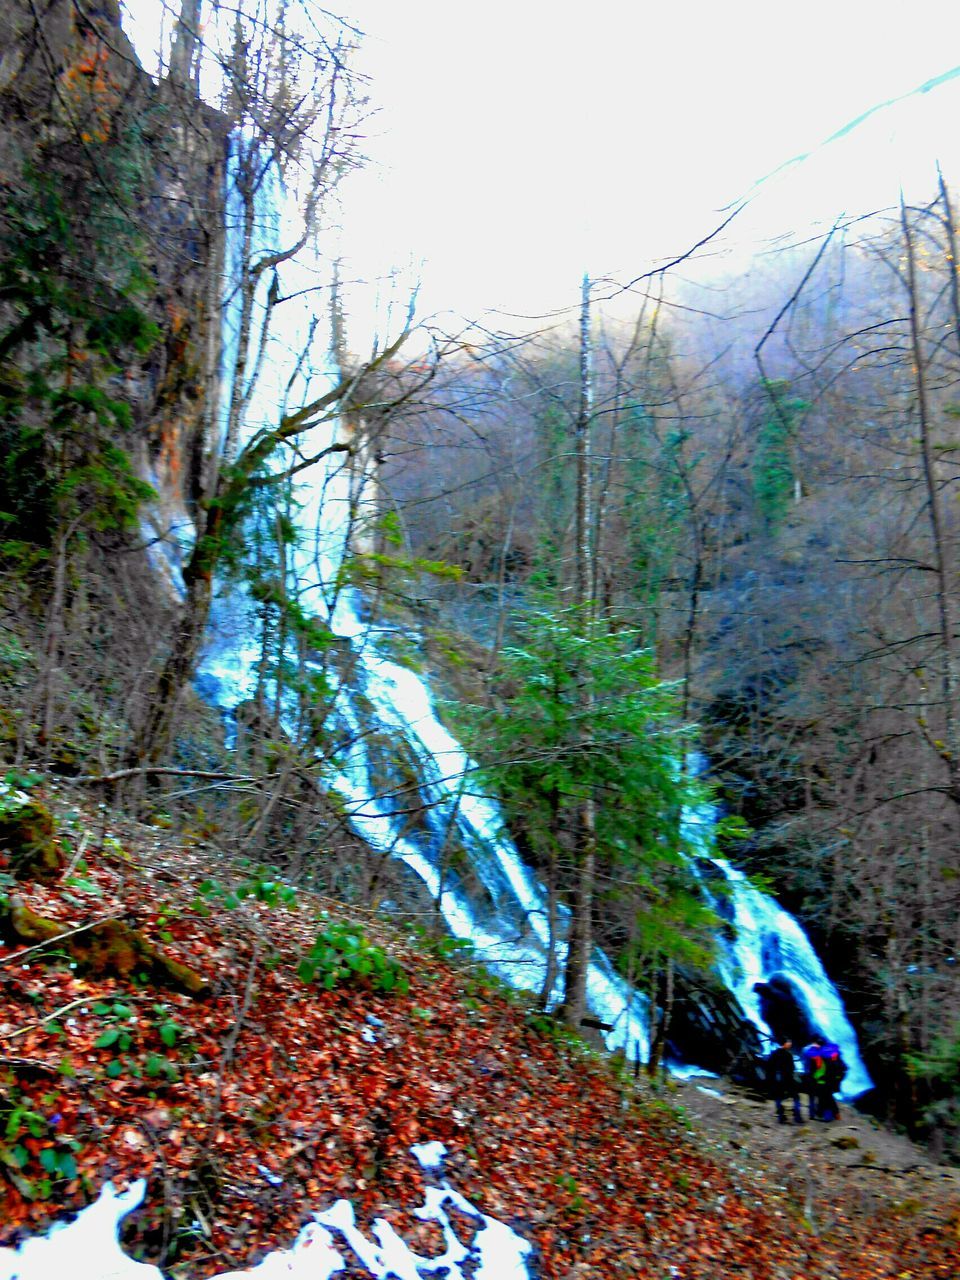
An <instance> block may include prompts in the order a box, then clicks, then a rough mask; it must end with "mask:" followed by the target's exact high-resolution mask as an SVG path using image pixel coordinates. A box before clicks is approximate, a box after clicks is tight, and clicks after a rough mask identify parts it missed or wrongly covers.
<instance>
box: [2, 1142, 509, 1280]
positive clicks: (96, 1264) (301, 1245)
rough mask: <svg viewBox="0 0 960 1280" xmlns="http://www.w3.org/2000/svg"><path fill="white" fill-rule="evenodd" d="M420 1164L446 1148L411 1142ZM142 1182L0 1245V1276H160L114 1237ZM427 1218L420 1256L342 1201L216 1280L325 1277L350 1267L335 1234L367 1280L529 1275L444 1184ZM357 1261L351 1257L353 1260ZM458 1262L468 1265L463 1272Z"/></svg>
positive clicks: (501, 1229)
mask: <svg viewBox="0 0 960 1280" xmlns="http://www.w3.org/2000/svg"><path fill="white" fill-rule="evenodd" d="M411 1151H412V1154H413V1155H414V1157H415V1158H416V1159H417V1161H418V1162H419V1163H420V1165H421V1166H422V1167H423V1168H424V1169H426V1170H436V1169H439V1168H440V1166H441V1164H442V1162H443V1159H444V1157H445V1156H446V1154H447V1149H446V1147H445V1146H444V1145H443V1143H442V1142H423V1143H418V1144H417V1145H416V1146H414V1147H413V1148H411ZM145 1191H146V1183H145V1182H144V1181H143V1179H140V1180H139V1181H138V1182H134V1183H132V1184H131V1185H130V1187H129V1188H128V1189H127V1190H126V1191H124V1192H121V1193H119V1194H118V1193H117V1192H116V1191H114V1189H113V1185H112V1183H109V1182H107V1183H105V1185H104V1187H103V1190H102V1191H101V1192H100V1198H99V1200H97V1201H96V1203H95V1204H92V1205H90V1206H89V1207H88V1208H86V1209H84V1210H83V1211H82V1212H81V1213H80V1214H78V1216H77V1217H76V1218H75V1219H74V1220H73V1222H70V1223H57V1224H56V1225H55V1226H54V1227H52V1228H51V1230H50V1231H49V1232H48V1234H47V1235H45V1236H42V1237H37V1238H34V1239H32V1240H27V1241H25V1242H24V1243H23V1244H22V1245H21V1246H20V1247H19V1249H0V1280H62V1277H64V1276H70V1278H71V1280H164V1278H163V1274H162V1272H160V1271H158V1270H157V1268H156V1267H152V1266H147V1265H145V1264H144V1263H142V1262H134V1261H133V1259H132V1258H128V1257H127V1256H126V1254H125V1253H123V1252H121V1249H120V1245H119V1243H118V1241H117V1233H118V1228H119V1225H120V1221H121V1219H122V1218H124V1217H125V1216H126V1215H127V1214H128V1213H130V1211H131V1210H132V1209H136V1208H137V1206H138V1205H140V1204H141V1203H142V1202H143V1197H144V1193H145ZM448 1208H452V1209H456V1210H457V1212H458V1213H460V1214H462V1215H464V1216H465V1217H468V1218H471V1219H472V1220H473V1221H474V1222H475V1223H476V1230H475V1232H474V1233H473V1240H472V1241H471V1243H470V1244H464V1242H463V1241H462V1240H461V1239H460V1238H459V1236H458V1235H457V1233H456V1232H455V1231H454V1229H453V1224H452V1222H451V1221H450V1216H449V1213H448V1211H447V1210H448ZM414 1213H415V1215H416V1216H417V1217H418V1218H420V1219H421V1220H422V1221H424V1222H435V1223H437V1225H438V1226H439V1228H440V1231H441V1233H442V1235H443V1245H444V1249H443V1253H442V1254H440V1255H439V1256H438V1257H434V1258H425V1257H423V1256H422V1255H421V1254H418V1253H414V1251H413V1250H412V1249H411V1248H410V1247H409V1245H407V1244H406V1243H405V1241H403V1240H402V1239H401V1237H400V1236H398V1235H397V1233H396V1231H394V1229H393V1227H392V1226H391V1225H390V1223H389V1222H387V1221H386V1220H385V1219H383V1218H377V1219H376V1220H375V1221H374V1224H373V1228H372V1235H373V1237H374V1238H373V1239H372V1240H371V1239H370V1238H369V1237H367V1236H366V1235H364V1234H363V1232H362V1231H361V1230H360V1228H359V1227H358V1226H357V1222H356V1217H355V1215H354V1211H353V1205H352V1204H351V1203H350V1201H349V1200H338V1201H337V1202H336V1203H335V1204H333V1205H331V1206H330V1208H329V1209H324V1210H323V1212H322V1213H315V1214H314V1215H313V1221H312V1222H309V1223H308V1224H307V1225H306V1226H305V1227H304V1228H303V1230H302V1231H301V1232H300V1234H299V1235H298V1236H297V1238H296V1240H295V1241H294V1242H293V1244H292V1245H291V1246H290V1248H289V1249H278V1250H277V1251H276V1252H274V1253H271V1254H268V1256H267V1257H266V1258H264V1259H263V1261H262V1262H259V1263H258V1264H257V1265H256V1266H255V1267H251V1268H249V1269H248V1270H246V1271H229V1272H224V1273H222V1274H221V1276H220V1277H219V1280H246V1278H247V1277H250V1278H251V1280H291V1278H293V1280H329V1278H330V1277H331V1276H333V1275H335V1274H336V1273H337V1272H338V1271H343V1270H344V1269H345V1267H346V1265H347V1258H345V1257H344V1255H343V1253H341V1252H340V1251H339V1250H338V1248H337V1245H336V1237H338V1236H339V1237H340V1238H341V1239H342V1241H343V1245H344V1246H346V1248H347V1250H348V1251H350V1253H352V1255H353V1256H354V1257H355V1258H356V1259H357V1260H359V1262H360V1264H361V1265H362V1266H363V1267H364V1268H365V1269H366V1272H367V1274H368V1275H369V1276H371V1277H372V1278H373V1280H424V1277H429V1276H434V1277H437V1280H440V1278H441V1277H442V1278H443V1280H467V1277H468V1276H469V1277H472V1280H530V1272H529V1270H528V1269H527V1258H528V1257H529V1254H530V1252H531V1246H530V1245H529V1244H528V1243H527V1241H526V1240H524V1239H522V1237H520V1236H518V1235H517V1234H516V1232H514V1231H513V1230H512V1229H511V1228H510V1227H508V1226H507V1225H506V1223H504V1222H500V1221H498V1220H497V1219H496V1218H491V1217H489V1216H488V1215H487V1214H485V1213H482V1212H481V1211H480V1210H479V1209H477V1208H475V1207H474V1206H473V1205H472V1204H471V1203H470V1202H469V1200H466V1199H465V1198H464V1197H463V1196H462V1195H460V1193H459V1192H457V1191H454V1189H453V1188H452V1187H451V1186H449V1185H448V1184H447V1183H444V1184H443V1185H442V1186H439V1187H427V1188H426V1192H425V1196H424V1203H423V1204H422V1205H421V1206H420V1207H419V1208H417V1209H415V1210H414ZM350 1261H353V1257H351V1258H350ZM461 1264H466V1265H467V1269H466V1270H464V1268H463V1266H462V1265H461Z"/></svg>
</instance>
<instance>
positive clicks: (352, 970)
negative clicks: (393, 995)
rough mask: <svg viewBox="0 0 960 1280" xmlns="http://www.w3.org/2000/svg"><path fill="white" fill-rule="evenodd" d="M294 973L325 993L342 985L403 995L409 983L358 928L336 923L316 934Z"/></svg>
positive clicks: (386, 956)
mask: <svg viewBox="0 0 960 1280" xmlns="http://www.w3.org/2000/svg"><path fill="white" fill-rule="evenodd" d="M297 972H298V974H299V975H300V977H301V979H302V980H303V981H304V982H308V983H312V982H319V983H320V984H321V986H323V987H325V988H326V989H327V990H328V991H332V990H333V989H334V987H336V986H339V985H340V984H341V983H346V982H351V983H362V984H364V985H366V986H369V987H371V988H372V989H373V990H374V991H396V992H399V993H400V994H406V992H407V991H409V989H410V984H409V982H408V980H407V976H406V974H405V973H404V972H403V967H402V966H401V965H400V964H399V963H398V961H396V960H394V959H393V957H392V956H388V955H387V953H386V952H385V951H384V949H383V948H382V947H379V946H377V945H376V943H373V942H370V940H369V939H368V938H367V937H366V936H365V935H364V933H363V930H362V929H360V928H359V927H358V926H357V925H353V924H349V923H347V922H346V921H342V920H337V921H333V922H331V923H330V924H327V925H326V926H325V927H324V928H322V929H321V930H320V932H319V933H318V934H317V937H316V941H315V942H314V944H313V946H312V947H311V948H310V950H309V951H308V952H307V954H306V955H305V956H304V958H303V959H302V960H301V961H300V964H299V966H298V968H297Z"/></svg>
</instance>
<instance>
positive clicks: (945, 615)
mask: <svg viewBox="0 0 960 1280" xmlns="http://www.w3.org/2000/svg"><path fill="white" fill-rule="evenodd" d="M947 210H948V211H949V203H948V204H947ZM900 225H901V227H902V229H903V243H904V248H905V249H906V259H907V288H908V293H909V302H910V343H911V347H912V351H913V371H914V379H915V386H916V392H917V416H918V419H919V426H920V453H921V459H922V463H923V482H924V487H925V489H926V497H927V501H926V506H927V516H928V519H929V522H930V537H931V541H932V545H933V568H934V572H935V575H936V583H937V614H938V621H939V630H940V645H941V666H940V689H941V696H942V700H943V716H944V737H945V739H946V744H947V750H946V751H944V752H942V753H941V754H942V755H943V757H944V759H945V760H946V763H947V769H948V773H949V779H950V797H951V799H952V800H953V802H954V804H957V805H960V722H958V719H957V690H958V682H960V673H958V670H957V652H956V623H955V619H954V601H953V595H952V583H951V581H950V578H951V573H950V569H951V564H950V554H949V546H948V535H947V532H946V522H945V519H944V511H943V495H942V493H941V485H940V479H939V476H938V474H937V464H936V458H935V457H934V445H933V438H932V424H931V415H930V398H929V392H928V389H927V365H926V360H925V357H924V352H923V344H922V341H921V334H920V318H919V310H920V298H919V293H918V288H917V265H916V252H915V249H914V243H913V233H912V231H911V229H910V220H909V218H908V217H907V209H906V205H905V204H904V202H903V197H902V195H901V198H900ZM951 240H952V237H951ZM948 265H949V267H950V271H951V274H952V275H955V273H956V265H955V263H954V262H952V261H951V262H949V264H948Z"/></svg>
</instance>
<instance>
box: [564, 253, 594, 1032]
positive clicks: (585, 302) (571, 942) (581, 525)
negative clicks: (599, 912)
mask: <svg viewBox="0 0 960 1280" xmlns="http://www.w3.org/2000/svg"><path fill="white" fill-rule="evenodd" d="M591 355H592V352H591V345H590V278H589V276H588V275H587V274H586V273H584V277H583V285H582V289H581V295H580V408H579V412H578V414H577V427H576V463H577V476H576V519H575V543H576V545H575V546H574V551H573V554H574V575H573V581H574V605H575V607H576V608H577V609H578V610H579V619H578V621H579V625H580V626H581V627H582V628H583V629H584V630H586V629H587V628H588V627H589V625H590V619H589V617H588V616H587V615H588V611H589V602H588V600H587V590H588V586H589V581H590V424H591V416H592V403H593V386H592V370H591V365H592V360H591ZM592 705H593V693H592V690H591V688H590V684H589V681H582V690H581V713H582V715H583V727H582V729H581V733H582V736H583V741H584V744H585V745H589V739H590V722H591V714H590V713H591V708H592ZM596 826H597V820H596V803H595V799H594V796H593V794H592V792H590V791H588V793H587V795H586V797H585V799H584V801H583V807H582V809H581V813H580V830H579V832H578V839H579V844H580V849H579V853H578V857H577V884H576V888H575V890H574V897H573V910H572V912H571V916H570V935H569V939H568V944H567V965H566V974H565V981H564V993H563V1005H562V1013H563V1017H564V1020H565V1021H566V1022H567V1024H568V1025H569V1026H571V1027H574V1028H576V1029H579V1028H580V1025H581V1022H582V1019H583V1016H584V1014H585V1013H586V1007H587V970H588V969H589V967H590V956H591V954H592V952H593V886H594V877H595V874H596V847H597V832H596Z"/></svg>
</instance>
